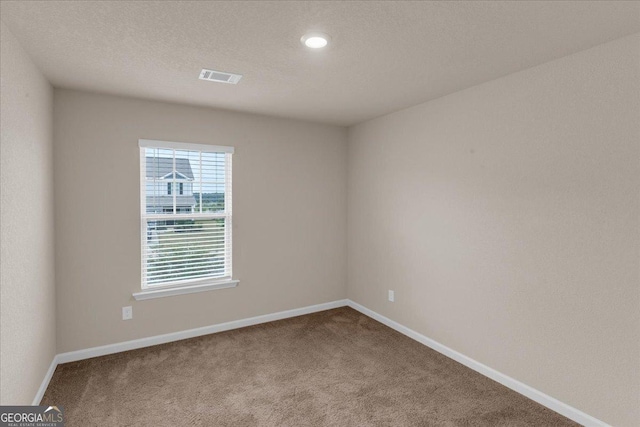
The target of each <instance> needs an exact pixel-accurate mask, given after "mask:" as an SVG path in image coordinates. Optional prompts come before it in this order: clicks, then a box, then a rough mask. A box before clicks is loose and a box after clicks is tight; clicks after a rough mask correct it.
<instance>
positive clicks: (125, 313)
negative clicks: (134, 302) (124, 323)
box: [122, 306, 133, 320]
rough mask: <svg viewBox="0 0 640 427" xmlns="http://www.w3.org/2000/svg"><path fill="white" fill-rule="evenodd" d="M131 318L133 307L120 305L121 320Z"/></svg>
mask: <svg viewBox="0 0 640 427" xmlns="http://www.w3.org/2000/svg"><path fill="white" fill-rule="evenodd" d="M131 319H133V307H131V306H128V307H122V320H131Z"/></svg>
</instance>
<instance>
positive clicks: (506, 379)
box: [348, 300, 610, 427]
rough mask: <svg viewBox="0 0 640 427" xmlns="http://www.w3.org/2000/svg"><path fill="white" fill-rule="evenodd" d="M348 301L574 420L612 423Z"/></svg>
mask: <svg viewBox="0 0 640 427" xmlns="http://www.w3.org/2000/svg"><path fill="white" fill-rule="evenodd" d="M348 305H349V307H351V308H353V309H355V310H357V311H359V312H360V313H362V314H364V315H365V316H368V317H371V318H372V319H374V320H377V321H378V322H380V323H382V324H384V325H387V326H388V327H390V328H391V329H395V330H396V331H398V332H400V333H401V334H404V335H406V336H408V337H409V338H412V339H414V340H416V341H418V342H419V343H421V344H424V345H426V346H427V347H430V348H432V349H433V350H435V351H437V352H438V353H441V354H443V355H445V356H447V357H448V358H450V359H453V360H455V361H456V362H459V363H461V364H463V365H465V366H466V367H468V368H471V369H473V370H474V371H476V372H478V373H480V374H482V375H484V376H485V377H488V378H491V379H492V380H494V381H496V382H498V383H500V384H502V385H504V386H506V387H508V388H510V389H511V390H514V391H516V392H518V393H520V394H522V395H524V396H526V397H528V398H529V399H531V400H533V401H535V402H538V403H539V404H541V405H543V406H546V407H547V408H549V409H551V410H552V411H555V412H557V413H559V414H561V415H564V416H565V417H567V418H569V419H570V420H573V421H575V422H577V423H579V424H582V425H584V426H587V427H610V426H609V424H607V423H605V422H603V421H600V420H599V419H597V418H594V417H592V416H591V415H589V414H586V413H584V412H582V411H580V410H578V409H576V408H574V407H572V406H569V405H567V404H566V403H563V402H560V401H559V400H558V399H555V398H553V397H551V396H549V395H547V394H545V393H543V392H541V391H539V390H536V389H535V388H533V387H530V386H528V385H526V384H524V383H521V382H520V381H518V380H516V379H513V378H511V377H510V376H508V375H505V374H503V373H501V372H498V371H496V370H495V369H493V368H490V367H488V366H487V365H484V364H482V363H480V362H478V361H476V360H474V359H472V358H470V357H468V356H465V355H464V354H462V353H459V352H457V351H455V350H453V349H451V348H449V347H447V346H446V345H443V344H440V343H439V342H437V341H435V340H432V339H431V338H428V337H426V336H424V335H422V334H420V333H418V332H416V331H414V330H413V329H409V328H407V327H406V326H404V325H401V324H400V323H398V322H395V321H393V320H391V319H389V318H388V317H385V316H383V315H381V314H378V313H376V312H375V311H373V310H370V309H368V308H366V307H365V306H363V305H360V304H358V303H357V302H354V301H351V300H348Z"/></svg>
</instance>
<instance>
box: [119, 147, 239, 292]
mask: <svg viewBox="0 0 640 427" xmlns="http://www.w3.org/2000/svg"><path fill="white" fill-rule="evenodd" d="M138 146H139V148H141V149H142V148H166V149H173V150H185V151H188V150H192V151H194V150H195V151H202V152H218V153H220V152H223V153H230V154H233V152H234V147H229V146H222V145H209V144H192V143H184V142H171V141H159V140H151V139H140V140H138ZM231 167H232V166H231ZM231 167H229V168H227V176H225V181H226V182H227V183H228V184H229V185H232V184H231ZM145 183H146V171H145V170H142V168H141V170H140V188H141V189H142V188H143V184H145ZM140 197H141V201H140V204H141V206H140V209H141V210H140V218H141V222H140V224H141V231H140V238H141V239H143V238H146V229H144V227H142V223H143V222H144V221H145V219H150V218H152V217H154V216H162V215H156V214H146V213H145V212H146V200H144V196H143V193H142V191H141V192H140ZM232 197H233V196H232V192H229V193H228V198H227V200H226V201H227V203H228V213H226V214H200V216H206V217H212V216H213V217H218V216H219V217H225V218H228V219H229V222H228V226H229V232H228V233H226V234H225V239H227V240H226V241H225V248H226V250H227V251H228V252H231V251H232V246H231V245H232V240H231V239H232V224H233V222H232V221H233V219H232V218H233V216H232V203H233V202H232ZM225 208H226V206H225ZM174 216H176V217H177V218H176V219H179V218H180V217H182V215H180V214H176V215H174ZM185 216H187V217H189V218H193V217H194V215H193V214H190V215H185ZM195 216H196V217H197V216H198V215H195ZM140 248H141V250H142V251H144V248H143V240H141V241H140ZM230 256H231V254H230V253H228V255H227V258H226V259H229V260H230V259H231V258H230ZM142 257H143V258H142V260H144V255H142ZM141 268H142V267H141ZM232 274H233V273H232ZM141 279H142V274H141ZM238 283H240V281H239V280H237V279H233V278H232V277H229V276H227V277H219V278H202V279H196V280H193V282H192V283H189V284H184V283H177V284H175V283H170V284H167V285H154V286H144V279H142V282H141V291H140V292H134V293H133V294H132V295H133V297H134V298H135V300H136V301H142V300H147V299H154V298H162V297H168V296H175V295H184V294H191V293H196V292H204V291H210V290H216V289H228V288H235V287H236V286H238Z"/></svg>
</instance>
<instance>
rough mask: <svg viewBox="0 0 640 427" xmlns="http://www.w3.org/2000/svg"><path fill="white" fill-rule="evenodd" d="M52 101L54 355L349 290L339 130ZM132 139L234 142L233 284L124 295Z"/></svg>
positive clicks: (159, 106)
mask: <svg viewBox="0 0 640 427" xmlns="http://www.w3.org/2000/svg"><path fill="white" fill-rule="evenodd" d="M54 106H55V108H54V123H55V126H54V140H55V146H56V150H55V154H54V162H55V178H56V179H55V185H56V233H57V234H56V284H57V303H58V328H57V330H58V352H67V351H71V350H78V349H85V348H88V347H93V346H98V345H104V344H111V343H116V342H121V341H126V340H131V339H136V338H141V337H148V336H153V335H158V334H164V333H168V332H174V331H182V330H185V329H190V328H195V327H200V326H206V325H212V324H216V323H220V322H226V321H230V320H235V319H243V318H246V317H252V316H256V315H261V314H266V313H273V312H277V311H281V310H287V309H292V308H299V307H304V306H307V305H312V304H318V303H323V302H328V301H333V300H337V299H342V298H345V297H346V205H347V200H346V165H347V151H346V150H347V147H346V130H345V129H344V128H341V127H334V126H326V125H317V124H310V123H305V122H300V121H294V120H283V119H274V118H268V117H263V116H257V115H249V114H241V113H232V112H225V111H218V110H212V109H206V108H196V107H189V106H184V105H177V104H168V103H161V102H151V101H143V100H135V99H128V98H120V97H114V96H106V95H96V94H89V93H83V92H76V91H68V90H58V89H56V90H55V95H54ZM139 138H145V139H159V140H167V141H179V142H192V143H208V144H216V145H232V146H235V148H236V152H235V154H234V160H233V162H234V163H233V203H234V206H233V210H234V218H233V263H234V265H233V271H234V276H235V278H237V279H240V285H239V286H238V287H237V288H233V289H224V290H216V291H209V292H203V293H197V294H190V295H181V296H173V297H167V298H160V299H154V300H146V301H134V300H133V299H132V297H131V294H132V293H133V292H136V291H139V290H140V196H139V180H140V172H139V149H138V139H139ZM126 305H133V320H131V321H122V320H121V307H122V306H126Z"/></svg>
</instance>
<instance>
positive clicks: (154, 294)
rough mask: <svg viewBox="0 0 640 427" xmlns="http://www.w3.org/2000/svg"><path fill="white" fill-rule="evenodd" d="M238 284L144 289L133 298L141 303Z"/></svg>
mask: <svg viewBox="0 0 640 427" xmlns="http://www.w3.org/2000/svg"><path fill="white" fill-rule="evenodd" d="M238 283H240V281H239V280H225V281H222V282H212V283H206V284H203V285H189V286H180V287H175V288H164V289H162V288H161V289H146V290H144V291H142V292H136V293H134V294H133V297H134V298H135V299H136V301H142V300H145V299H153V298H162V297H171V296H174V295H184V294H193V293H196V292H204V291H212V290H215V289H226V288H235V287H236V286H238Z"/></svg>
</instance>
